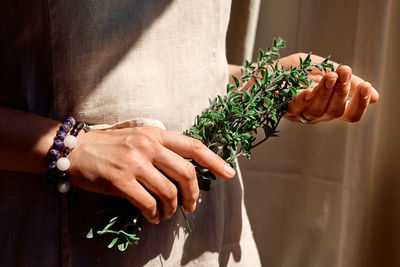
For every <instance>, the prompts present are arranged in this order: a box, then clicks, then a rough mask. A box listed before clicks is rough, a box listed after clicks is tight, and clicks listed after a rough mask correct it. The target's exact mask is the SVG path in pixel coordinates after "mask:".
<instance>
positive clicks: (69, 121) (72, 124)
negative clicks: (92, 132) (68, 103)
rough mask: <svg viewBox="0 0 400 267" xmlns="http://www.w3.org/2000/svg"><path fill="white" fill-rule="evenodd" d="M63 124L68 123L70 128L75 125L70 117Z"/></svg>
mask: <svg viewBox="0 0 400 267" xmlns="http://www.w3.org/2000/svg"><path fill="white" fill-rule="evenodd" d="M65 122H68V123H69V124H70V125H71V127H74V125H75V123H76V121H75V119H74V118H72V117H68V118H66V119H65Z"/></svg>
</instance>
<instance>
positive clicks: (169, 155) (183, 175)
mask: <svg viewBox="0 0 400 267" xmlns="http://www.w3.org/2000/svg"><path fill="white" fill-rule="evenodd" d="M153 164H154V166H156V167H157V168H158V169H161V170H162V171H163V172H164V173H165V174H166V175H168V176H169V177H171V178H172V179H174V180H175V181H177V182H178V183H179V188H180V192H181V196H182V200H181V201H182V206H183V208H184V209H185V210H186V211H188V212H193V211H194V210H195V208H196V201H197V199H198V197H199V186H198V182H197V177H196V169H195V167H194V166H193V164H192V163H190V162H189V161H187V160H186V159H184V158H182V157H181V156H179V155H178V154H176V153H175V152H172V151H171V150H169V149H167V148H163V149H162V150H161V152H160V156H159V157H157V158H155V159H154V163H153Z"/></svg>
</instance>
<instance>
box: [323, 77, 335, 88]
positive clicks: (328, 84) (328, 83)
mask: <svg viewBox="0 0 400 267" xmlns="http://www.w3.org/2000/svg"><path fill="white" fill-rule="evenodd" d="M335 83H336V78H331V79H328V80H326V82H325V86H326V88H328V89H332V88H333V87H334V86H335Z"/></svg>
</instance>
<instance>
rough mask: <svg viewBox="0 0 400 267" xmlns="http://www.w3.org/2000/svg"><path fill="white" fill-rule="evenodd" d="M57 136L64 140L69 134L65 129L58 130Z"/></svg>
mask: <svg viewBox="0 0 400 267" xmlns="http://www.w3.org/2000/svg"><path fill="white" fill-rule="evenodd" d="M56 136H57V138H58V139H60V140H61V141H62V140H64V138H65V137H66V136H67V134H66V133H65V132H64V131H57V133H56Z"/></svg>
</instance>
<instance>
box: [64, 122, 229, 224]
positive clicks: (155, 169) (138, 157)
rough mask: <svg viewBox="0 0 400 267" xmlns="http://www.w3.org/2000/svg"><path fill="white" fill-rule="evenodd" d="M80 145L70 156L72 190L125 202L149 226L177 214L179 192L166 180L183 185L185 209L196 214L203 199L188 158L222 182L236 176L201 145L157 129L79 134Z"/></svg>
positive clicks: (194, 140)
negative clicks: (129, 203) (120, 198)
mask: <svg viewBox="0 0 400 267" xmlns="http://www.w3.org/2000/svg"><path fill="white" fill-rule="evenodd" d="M78 140H79V142H78V145H77V147H75V148H74V150H73V151H72V153H71V154H70V155H69V159H70V161H71V168H70V173H71V175H70V179H71V182H72V184H73V185H75V186H77V187H80V188H83V189H85V190H88V191H91V192H95V193H101V194H107V195H114V196H118V197H122V198H126V199H128V200H129V201H130V202H131V203H132V204H133V205H135V206H136V207H137V208H139V210H140V211H141V213H142V215H143V216H144V217H145V218H146V219H147V220H148V221H149V222H151V223H159V221H160V219H168V218H170V217H171V216H172V215H173V214H174V213H175V211H176V209H177V205H178V199H177V197H178V189H177V188H176V186H175V185H174V184H173V183H172V182H171V181H170V180H169V179H168V178H166V176H165V175H168V177H170V178H172V179H173V180H175V181H176V182H178V183H179V190H180V194H181V197H182V199H181V201H182V205H183V207H184V209H185V210H186V211H189V212H192V211H194V210H195V208H196V201H197V199H198V196H199V188H198V184H197V178H196V171H195V168H194V166H193V165H192V164H191V163H190V162H189V161H187V160H186V159H185V158H191V159H194V160H195V161H196V162H197V163H199V164H200V165H201V166H203V167H205V168H208V169H209V170H210V171H211V172H213V173H214V174H215V175H217V176H219V177H222V178H232V177H233V176H234V175H235V171H234V169H232V168H231V167H230V166H229V164H227V163H226V162H225V161H224V160H222V159H221V158H220V157H219V156H217V155H216V154H215V153H213V152H212V151H211V150H209V149H208V148H207V147H206V146H205V145H203V144H202V143H201V142H200V141H198V140H196V139H193V138H190V137H187V136H184V135H181V134H177V133H173V132H168V131H165V130H162V129H159V128H156V127H151V126H145V127H135V128H124V129H111V130H92V131H89V132H87V133H81V134H80V135H79V136H78ZM161 171H162V172H161ZM163 173H165V175H164V174H163ZM156 198H157V199H158V200H159V206H158V205H157V200H156Z"/></svg>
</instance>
